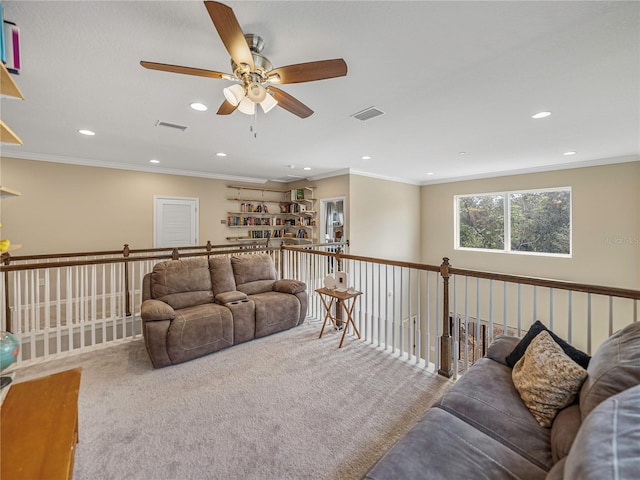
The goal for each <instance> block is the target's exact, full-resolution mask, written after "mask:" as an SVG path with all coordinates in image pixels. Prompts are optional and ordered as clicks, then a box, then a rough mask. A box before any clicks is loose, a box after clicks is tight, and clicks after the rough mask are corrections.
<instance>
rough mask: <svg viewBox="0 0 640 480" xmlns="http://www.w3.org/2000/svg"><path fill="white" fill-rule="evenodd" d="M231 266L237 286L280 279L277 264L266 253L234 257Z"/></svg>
mask: <svg viewBox="0 0 640 480" xmlns="http://www.w3.org/2000/svg"><path fill="white" fill-rule="evenodd" d="M231 266H232V267H233V275H234V277H235V281H236V285H242V284H245V283H249V282H255V281H256V280H276V279H277V278H278V277H277V275H276V267H275V264H274V263H273V260H272V259H271V257H270V256H269V255H268V254H266V253H258V254H255V255H236V256H233V257H231ZM238 290H240V289H238Z"/></svg>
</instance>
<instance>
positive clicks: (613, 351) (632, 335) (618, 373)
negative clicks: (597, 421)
mask: <svg viewBox="0 0 640 480" xmlns="http://www.w3.org/2000/svg"><path fill="white" fill-rule="evenodd" d="M587 372H588V373H589V376H588V377H587V379H586V381H585V382H584V384H583V385H582V390H581V391H580V412H581V414H582V420H583V421H584V419H585V418H586V417H587V415H589V413H590V412H591V411H592V410H593V409H594V408H595V407H596V406H597V405H598V404H599V403H600V402H602V401H604V400H606V399H607V398H609V397H611V396H613V395H615V394H617V393H619V392H622V391H623V390H626V389H628V388H631V387H634V386H636V385H638V384H640V322H636V323H632V324H630V325H627V326H626V327H625V328H623V329H622V330H620V331H618V332H616V333H614V334H613V335H612V336H610V337H609V338H608V339H607V340H605V342H604V343H603V344H602V345H600V347H599V348H598V350H596V353H595V355H594V356H593V358H592V359H591V362H590V363H589V367H588V368H587Z"/></svg>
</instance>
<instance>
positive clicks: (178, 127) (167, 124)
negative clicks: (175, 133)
mask: <svg viewBox="0 0 640 480" xmlns="http://www.w3.org/2000/svg"><path fill="white" fill-rule="evenodd" d="M156 127H167V128H175V129H176V130H180V131H182V132H184V131H185V130H186V129H187V126H186V125H179V124H177V123H171V122H163V121H162V120H158V121H157V122H156Z"/></svg>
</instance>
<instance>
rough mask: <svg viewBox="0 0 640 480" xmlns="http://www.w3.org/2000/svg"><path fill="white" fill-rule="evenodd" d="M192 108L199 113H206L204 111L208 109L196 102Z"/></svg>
mask: <svg viewBox="0 0 640 480" xmlns="http://www.w3.org/2000/svg"><path fill="white" fill-rule="evenodd" d="M190 106H191V108H193V109H194V110H197V111H199V112H204V111H206V110H207V109H208V107H207V106H206V105H205V104H204V103H198V102H194V103H192V104H191V105H190Z"/></svg>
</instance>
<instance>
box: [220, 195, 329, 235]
mask: <svg viewBox="0 0 640 480" xmlns="http://www.w3.org/2000/svg"><path fill="white" fill-rule="evenodd" d="M227 188H228V189H233V190H236V191H237V194H236V196H233V197H227V200H228V201H231V202H238V207H240V211H237V210H235V208H237V207H234V211H229V212H227V215H228V216H227V220H226V224H227V227H229V228H247V227H249V230H248V231H247V232H246V233H245V234H242V235H240V236H233V237H227V240H229V241H232V242H242V241H256V240H266V239H272V240H281V241H285V242H291V241H297V242H306V243H310V242H312V241H314V240H315V237H316V228H315V227H316V214H317V213H316V211H315V210H314V206H315V201H316V199H315V198H314V196H313V193H314V191H315V187H303V188H298V189H293V190H291V189H287V190H279V189H275V188H261V187H253V186H248V187H245V186H242V185H227ZM256 192H260V193H261V195H258V194H257V193H256ZM236 231H237V230H236ZM243 232H244V231H243Z"/></svg>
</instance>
